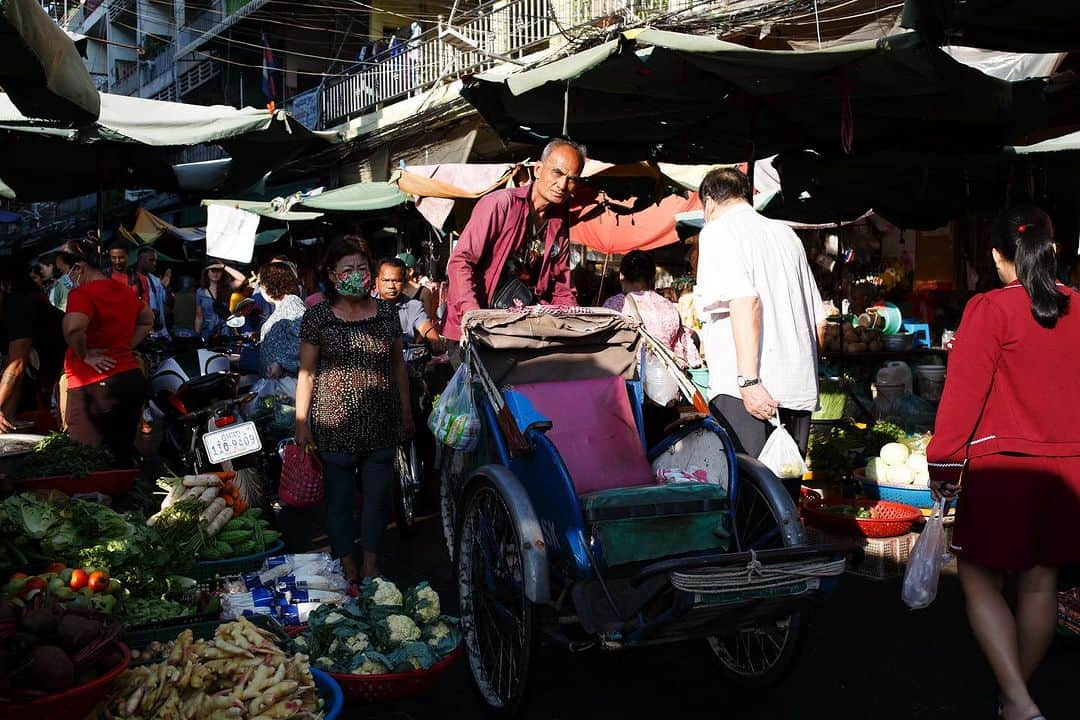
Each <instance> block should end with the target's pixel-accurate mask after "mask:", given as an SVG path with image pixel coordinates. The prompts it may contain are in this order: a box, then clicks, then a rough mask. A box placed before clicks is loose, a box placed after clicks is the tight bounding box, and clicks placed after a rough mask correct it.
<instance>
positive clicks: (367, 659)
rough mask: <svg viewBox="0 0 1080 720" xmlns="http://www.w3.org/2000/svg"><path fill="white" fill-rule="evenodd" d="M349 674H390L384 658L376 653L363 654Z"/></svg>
mask: <svg viewBox="0 0 1080 720" xmlns="http://www.w3.org/2000/svg"><path fill="white" fill-rule="evenodd" d="M349 672H351V673H354V674H356V675H384V674H386V673H388V672H390V668H389V667H388V663H387V660H386V658H385V657H384V656H383V655H380V654H379V653H377V652H365V653H363V654H361V655H360V656H359V662H358V663H357V664H356V665H355V666H354V667H353V668H352V670H350V671H349Z"/></svg>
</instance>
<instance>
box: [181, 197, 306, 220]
mask: <svg viewBox="0 0 1080 720" xmlns="http://www.w3.org/2000/svg"><path fill="white" fill-rule="evenodd" d="M202 204H203V205H204V206H205V207H209V206H211V205H227V206H228V207H234V208H238V209H240V210H247V211H248V212H253V213H255V214H256V215H260V216H262V217H264V218H268V219H270V220H281V221H282V222H300V221H302V220H318V219H319V218H321V217H322V216H323V214H322V213H321V212H300V211H298V210H286V209H285V208H284V206H283V205H280V204H277V203H272V202H266V201H263V200H225V199H207V200H203V201H202Z"/></svg>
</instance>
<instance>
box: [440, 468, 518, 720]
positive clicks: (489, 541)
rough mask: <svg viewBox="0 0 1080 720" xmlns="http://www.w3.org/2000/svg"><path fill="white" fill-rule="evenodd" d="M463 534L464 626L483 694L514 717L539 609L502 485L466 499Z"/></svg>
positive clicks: (484, 484)
mask: <svg viewBox="0 0 1080 720" xmlns="http://www.w3.org/2000/svg"><path fill="white" fill-rule="evenodd" d="M460 528H461V530H460V534H459V538H458V562H457V575H458V591H459V595H460V598H461V628H462V633H463V635H464V639H465V649H466V653H467V655H468V658H469V668H470V669H471V670H472V677H473V681H474V684H475V686H476V689H477V691H478V692H479V694H480V697H481V698H482V699H483V700H484V702H485V703H486V704H487V706H488V708H489V709H490V710H491V711H492V712H494V713H495V714H497V715H501V716H507V717H509V716H513V715H514V714H515V713H516V712H517V710H518V708H519V707H520V705H521V702H522V699H523V697H524V696H525V691H526V688H527V684H528V677H529V671H530V668H531V665H532V655H533V650H534V648H535V620H536V616H535V608H534V606H533V604H532V602H531V601H530V600H529V599H528V598H527V597H526V596H525V585H524V578H523V574H522V565H523V559H522V556H521V548H522V546H523V544H524V538H523V537H522V536H521V532H520V529H519V528H518V527H517V525H516V524H515V523H514V520H513V516H512V515H511V513H510V509H509V507H507V505H506V501H505V500H504V499H503V497H502V494H501V493H500V492H499V490H498V488H497V487H496V486H495V485H494V484H493V483H491V482H489V481H487V480H481V481H479V482H478V484H477V485H476V486H475V487H473V488H472V489H471V490H470V492H469V495H468V497H467V498H466V500H465V502H464V503H463V504H462V515H461V526H460Z"/></svg>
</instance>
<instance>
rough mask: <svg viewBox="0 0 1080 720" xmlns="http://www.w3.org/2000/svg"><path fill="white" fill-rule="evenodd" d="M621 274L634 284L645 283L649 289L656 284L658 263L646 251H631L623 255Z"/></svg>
mask: <svg viewBox="0 0 1080 720" xmlns="http://www.w3.org/2000/svg"><path fill="white" fill-rule="evenodd" d="M619 272H621V273H622V276H623V277H624V278H626V279H627V280H629V281H630V282H633V283H638V282H643V283H645V286H646V287H647V288H648V289H650V290H651V289H652V288H653V285H655V284H656V263H654V262H653V259H652V256H651V255H649V253H647V252H645V251H644V250H631V251H630V252H628V253H626V254H625V255H623V259H622V262H621V263H619Z"/></svg>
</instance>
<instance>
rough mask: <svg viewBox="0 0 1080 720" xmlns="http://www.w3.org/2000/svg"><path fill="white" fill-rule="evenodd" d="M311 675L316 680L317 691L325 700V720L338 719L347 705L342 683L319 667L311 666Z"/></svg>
mask: <svg viewBox="0 0 1080 720" xmlns="http://www.w3.org/2000/svg"><path fill="white" fill-rule="evenodd" d="M311 677H312V678H313V679H314V680H315V692H317V693H318V694H319V697H320V698H322V701H323V713H324V716H325V720H337V718H338V717H339V716H340V715H341V710H342V708H344V707H345V696H344V695H343V694H342V693H341V685H339V684H338V681H337V680H335V679H334V678H332V677H330V676H329V675H327V674H326V673H324V672H323V671H322V670H319V669H318V668H311Z"/></svg>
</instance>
